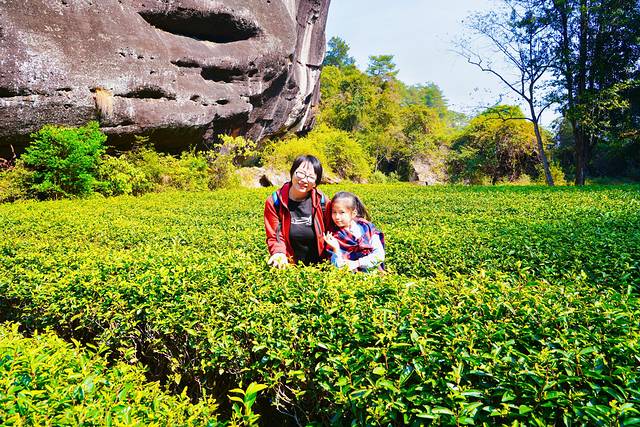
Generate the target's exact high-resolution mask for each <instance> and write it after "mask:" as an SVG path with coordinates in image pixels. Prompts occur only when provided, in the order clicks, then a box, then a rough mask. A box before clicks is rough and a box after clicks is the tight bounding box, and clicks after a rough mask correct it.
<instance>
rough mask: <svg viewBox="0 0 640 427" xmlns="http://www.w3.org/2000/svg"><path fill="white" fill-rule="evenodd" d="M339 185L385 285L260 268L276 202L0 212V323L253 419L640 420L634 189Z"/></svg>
mask: <svg viewBox="0 0 640 427" xmlns="http://www.w3.org/2000/svg"><path fill="white" fill-rule="evenodd" d="M339 189H340V190H342V189H349V190H353V191H354V192H356V194H358V195H360V196H362V198H363V201H364V202H365V204H366V205H367V207H368V208H369V209H370V212H371V214H372V216H373V219H374V222H375V223H376V225H377V226H379V227H380V228H381V229H382V230H383V231H384V232H385V235H386V237H387V239H386V240H387V255H388V259H387V261H388V265H389V268H390V273H389V274H386V275H353V274H350V273H347V272H344V271H338V270H335V269H333V268H331V267H330V266H320V267H305V268H298V267H296V268H291V269H289V270H285V271H272V270H270V269H268V268H267V266H266V259H267V252H266V246H265V244H264V231H263V226H262V206H263V204H264V200H265V198H266V197H268V196H269V194H270V191H272V190H270V189H264V190H242V191H233V192H231V191H216V192H203V193H182V192H167V193H163V194H149V195H145V196H143V197H140V198H131V197H118V198H112V199H108V200H73V201H57V202H43V203H33V202H30V203H22V204H18V205H13V206H8V205H5V206H0V226H1V227H2V229H3V230H6V232H5V238H4V239H3V241H1V242H0V313H1V314H0V318H2V319H6V320H16V321H20V323H21V324H22V325H23V327H24V328H26V330H28V331H36V330H39V329H41V328H45V327H55V329H56V331H57V333H58V334H59V335H60V336H62V337H65V338H68V339H70V338H73V339H76V340H79V341H81V342H84V343H92V345H94V346H96V347H98V348H102V349H108V350H109V351H111V352H112V355H113V357H115V358H121V359H127V357H128V355H130V354H131V352H135V355H136V357H137V359H139V360H140V361H141V362H143V363H144V364H145V365H146V366H147V367H148V369H149V376H150V378H158V379H162V380H163V381H166V382H167V384H168V385H169V386H170V387H171V388H172V389H173V390H174V391H175V392H177V393H180V392H181V391H182V390H183V389H184V388H185V387H187V390H188V391H187V393H188V395H189V396H191V397H193V398H196V399H197V398H200V397H201V396H203V395H204V394H205V392H206V395H208V396H211V398H214V399H215V400H216V402H217V403H218V404H219V405H220V406H221V409H220V410H221V411H222V412H223V413H225V414H230V413H232V412H233V409H232V408H230V407H229V404H228V398H227V396H228V395H229V394H230V390H233V389H234V388H235V387H237V386H238V385H239V384H240V383H242V384H249V383H261V384H264V385H266V386H267V389H265V390H264V391H263V393H264V395H263V397H259V398H258V399H257V401H256V406H255V409H256V411H257V412H258V413H261V414H264V415H263V416H264V417H265V418H264V420H265V423H266V425H271V424H273V425H276V424H283V423H285V422H287V421H288V422H295V421H297V422H298V423H300V424H316V425H317V424H333V425H348V424H355V425H382V424H384V425H389V424H391V425H402V424H408V425H421V424H424V423H430V422H433V423H435V424H443V425H465V424H467V425H470V424H477V425H482V424H485V425H496V424H514V423H520V424H522V425H562V424H565V425H583V424H593V425H595V424H598V425H637V424H638V419H640V414H639V413H638V411H639V410H640V395H639V392H638V390H640V387H638V385H639V384H638V381H639V380H640V359H638V356H637V355H638V348H639V342H638V340H639V337H640V306H639V304H638V292H637V291H638V287H639V286H640V209H639V208H640V191H639V190H640V188H638V187H637V186H623V187H608V188H606V187H591V188H576V187H565V188H555V189H553V188H544V187H525V186H522V187H520V186H518V187H489V188H469V187H414V186H409V185H401V184H394V185H371V186H357V185H353V186H341V187H340V188H339ZM323 190H324V191H325V192H326V193H327V194H328V195H330V194H331V193H333V192H335V191H337V190H338V188H337V187H330V186H323ZM230 200H233V202H230ZM233 413H235V412H233ZM287 414H288V415H287ZM292 420H295V421H292ZM269 423H271V424H269Z"/></svg>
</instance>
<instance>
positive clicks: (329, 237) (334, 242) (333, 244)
mask: <svg viewBox="0 0 640 427" xmlns="http://www.w3.org/2000/svg"><path fill="white" fill-rule="evenodd" d="M324 241H325V242H326V243H327V246H329V247H330V248H331V249H333V250H334V251H339V250H340V242H338V239H336V238H335V236H334V235H333V234H331V233H329V232H328V231H327V232H326V233H325V235H324Z"/></svg>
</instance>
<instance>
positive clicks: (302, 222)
mask: <svg viewBox="0 0 640 427" xmlns="http://www.w3.org/2000/svg"><path fill="white" fill-rule="evenodd" d="M289 212H290V213H291V226H290V227H289V240H290V242H291V247H292V248H293V253H294V255H295V257H296V259H297V260H298V262H300V263H302V264H304V265H309V264H314V263H317V262H320V256H319V255H318V244H317V242H316V233H315V230H314V228H313V206H312V204H311V197H307V198H306V199H304V200H302V201H299V202H296V201H295V200H292V199H291V198H290V199H289Z"/></svg>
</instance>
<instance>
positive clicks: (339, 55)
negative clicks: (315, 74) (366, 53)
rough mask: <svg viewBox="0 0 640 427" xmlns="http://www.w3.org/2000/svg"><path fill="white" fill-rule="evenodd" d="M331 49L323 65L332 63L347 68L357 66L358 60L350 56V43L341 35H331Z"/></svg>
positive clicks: (334, 65)
mask: <svg viewBox="0 0 640 427" xmlns="http://www.w3.org/2000/svg"><path fill="white" fill-rule="evenodd" d="M328 45H329V50H328V51H327V54H326V56H325V57H324V61H323V62H322V65H323V66H328V65H331V66H333V67H338V68H346V67H353V66H355V63H356V60H355V59H353V57H351V56H349V45H348V44H347V42H345V41H344V40H342V39H341V38H340V37H336V36H334V37H331V39H329V43H328Z"/></svg>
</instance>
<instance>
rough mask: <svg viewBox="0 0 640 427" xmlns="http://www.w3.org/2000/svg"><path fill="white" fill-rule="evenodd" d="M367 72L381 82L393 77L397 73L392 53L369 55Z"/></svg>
mask: <svg viewBox="0 0 640 427" xmlns="http://www.w3.org/2000/svg"><path fill="white" fill-rule="evenodd" d="M367 74H368V75H370V76H371V77H374V78H377V79H379V80H381V81H382V82H388V81H390V80H393V79H395V77H396V76H397V75H398V70H397V69H396V64H395V63H394V62H393V55H372V56H370V57H369V66H368V67H367Z"/></svg>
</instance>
